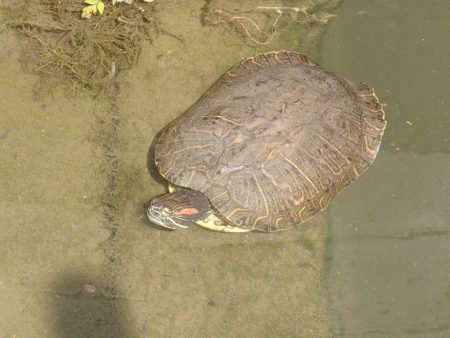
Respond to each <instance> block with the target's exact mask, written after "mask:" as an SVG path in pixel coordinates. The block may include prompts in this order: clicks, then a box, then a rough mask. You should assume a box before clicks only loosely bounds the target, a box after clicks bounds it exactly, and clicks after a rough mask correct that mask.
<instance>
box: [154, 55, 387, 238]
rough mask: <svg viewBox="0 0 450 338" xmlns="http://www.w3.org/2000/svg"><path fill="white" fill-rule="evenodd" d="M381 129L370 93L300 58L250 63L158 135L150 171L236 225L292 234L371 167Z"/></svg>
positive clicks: (268, 57) (258, 58) (380, 115)
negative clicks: (202, 197)
mask: <svg viewBox="0 0 450 338" xmlns="http://www.w3.org/2000/svg"><path fill="white" fill-rule="evenodd" d="M385 126H386V121H385V119H384V112H383V109H382V106H381V105H380V103H379V101H378V98H377V97H376V95H375V93H374V91H373V89H371V88H369V87H368V86H367V85H366V84H363V83H360V84H351V83H350V82H348V81H347V80H345V79H344V78H343V77H341V76H339V75H337V74H335V73H332V72H328V71H326V70H324V69H322V68H321V67H320V66H318V65H317V64H315V63H313V62H312V61H310V60H309V59H308V58H307V57H306V56H305V55H303V54H300V53H297V52H285V51H282V52H276V53H275V52H274V53H267V54H261V55H257V56H255V57H253V58H249V59H247V60H245V61H243V62H241V63H240V64H238V65H237V66H235V67H234V68H232V69H231V70H230V71H228V72H227V73H226V74H224V75H223V76H222V77H221V78H220V79H219V80H218V81H217V82H216V83H215V84H214V85H213V86H212V87H211V88H210V89H209V91H207V92H206V93H205V94H204V95H203V96H202V97H201V98H200V100H199V101H197V102H196V103H195V104H194V105H193V106H192V107H191V108H189V109H188V110H187V111H186V112H185V113H184V114H182V115H181V116H180V117H179V118H177V119H176V120H174V121H173V122H172V123H170V124H169V125H168V126H167V127H166V128H165V129H164V130H163V131H162V133H161V135H160V139H159V141H158V143H157V145H156V148H155V159H156V165H157V167H158V169H159V171H160V173H161V174H162V176H163V177H165V178H166V179H167V180H168V181H170V182H172V183H174V184H176V185H178V186H182V187H187V188H191V189H195V190H198V191H201V192H203V193H204V194H205V195H206V196H207V197H208V198H209V200H210V201H211V204H212V205H213V206H214V208H216V209H217V210H218V211H219V212H220V213H221V214H222V215H223V216H224V217H225V218H227V219H228V220H229V221H231V222H232V223H234V224H235V225H238V226H241V227H244V228H251V229H254V230H261V231H278V230H283V229H288V228H290V227H292V226H293V225H296V224H298V223H301V222H303V221H305V220H307V219H308V218H310V217H311V216H313V215H314V214H315V213H317V212H318V211H320V210H322V209H323V208H324V207H325V206H326V205H327V204H328V203H329V202H330V200H331V199H332V198H333V197H334V196H335V195H336V194H337V193H339V192H340V191H341V190H342V189H343V188H344V187H345V186H346V185H348V184H349V183H350V182H352V181H353V180H354V179H355V178H357V177H358V176H359V175H361V173H363V172H364V171H365V170H366V169H367V167H368V166H369V165H370V164H371V163H372V162H373V160H374V159H375V156H376V154H377V152H378V148H379V146H380V142H381V138H382V136H383V131H384V128H385Z"/></svg>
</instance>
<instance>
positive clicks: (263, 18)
mask: <svg viewBox="0 0 450 338" xmlns="http://www.w3.org/2000/svg"><path fill="white" fill-rule="evenodd" d="M339 2H340V1H339V0H331V1H328V2H327V1H323V0H322V1H296V2H295V3H296V5H295V6H286V5H284V4H283V2H281V1H278V2H274V4H269V3H270V2H269V1H264V2H262V4H261V5H255V2H253V4H252V5H249V4H248V2H247V1H226V0H209V1H207V4H206V5H205V7H204V8H203V15H202V18H203V22H204V23H205V24H210V25H223V26H224V27H225V28H228V29H230V28H231V29H233V30H235V31H237V32H239V33H240V34H241V35H242V36H243V37H244V39H245V40H246V41H247V42H248V43H250V44H253V45H267V44H269V43H270V42H272V41H273V39H274V38H275V37H276V35H277V33H278V32H279V31H280V30H283V29H287V28H289V27H291V26H292V25H295V24H301V25H304V26H311V25H315V24H326V23H327V22H328V20H329V19H330V18H332V17H334V15H331V14H328V13H327V12H326V10H327V9H328V8H327V7H329V8H334V7H335V6H336V5H337V3H339ZM331 4H332V5H333V6H331Z"/></svg>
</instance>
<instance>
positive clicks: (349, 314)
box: [321, 0, 450, 337]
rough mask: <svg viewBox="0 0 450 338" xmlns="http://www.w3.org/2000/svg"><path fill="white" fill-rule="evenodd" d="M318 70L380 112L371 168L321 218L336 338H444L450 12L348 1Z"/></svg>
mask: <svg viewBox="0 0 450 338" xmlns="http://www.w3.org/2000/svg"><path fill="white" fill-rule="evenodd" d="M337 14H338V15H339V17H338V18H336V20H334V21H333V22H331V23H330V25H329V27H328V28H329V29H328V31H327V33H326V35H325V39H324V41H323V45H322V50H321V61H322V64H323V65H324V66H327V67H329V68H331V69H333V70H336V71H339V72H341V73H343V74H345V75H346V76H348V77H349V78H351V79H352V80H355V81H366V82H368V83H370V84H371V85H372V86H374V87H375V88H376V89H377V92H378V95H379V97H380V99H381V100H382V101H383V102H385V103H386V107H385V110H386V118H387V120H388V128H387V130H386V133H385V136H384V143H383V144H382V147H381V151H380V153H379V155H378V156H379V157H378V159H377V161H376V162H375V164H374V166H373V167H372V168H371V169H370V170H369V171H368V172H367V175H366V176H365V177H363V178H362V179H361V181H360V182H358V183H357V184H354V185H353V186H352V187H350V188H349V189H348V191H347V192H346V193H345V194H343V196H342V198H340V199H339V200H336V203H334V204H333V205H332V207H331V208H330V213H329V215H328V221H329V226H330V231H331V234H332V244H331V248H330V251H331V252H332V257H333V258H332V260H331V263H330V275H329V285H330V295H331V300H332V303H333V305H332V307H333V313H334V315H336V318H337V322H338V323H339V329H338V331H337V332H336V335H337V336H339V337H448V336H450V260H449V257H450V249H449V248H450V246H449V244H450V199H449V192H450V169H449V168H450V106H449V103H450V101H449V84H448V79H449V77H450V66H449V64H448V56H449V55H450V43H449V42H450V38H449V36H448V34H447V33H448V32H449V31H450V17H449V15H450V3H449V2H448V1H445V0H441V1H439V0H435V1H410V0H398V1H387V0H386V1H384V0H377V1H370V0H367V1H361V0H354V1H351V0H347V1H345V2H344V4H343V5H342V6H341V8H340V9H339V10H338V11H337Z"/></svg>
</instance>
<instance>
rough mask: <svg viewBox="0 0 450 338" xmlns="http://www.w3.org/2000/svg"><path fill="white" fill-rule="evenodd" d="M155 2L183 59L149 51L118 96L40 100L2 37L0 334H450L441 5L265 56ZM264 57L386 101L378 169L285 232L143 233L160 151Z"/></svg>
mask: <svg viewBox="0 0 450 338" xmlns="http://www.w3.org/2000/svg"><path fill="white" fill-rule="evenodd" d="M155 2H156V3H157V4H156V13H155V15H156V16H157V19H158V20H159V22H161V23H163V25H164V29H165V30H166V31H168V32H170V33H171V34H174V35H175V36H177V37H178V38H181V39H182V41H183V42H184V43H183V44H182V43H180V41H179V39H176V38H174V37H173V36H171V35H162V36H161V37H160V38H158V40H157V41H156V43H155V44H153V45H145V46H144V48H143V51H142V54H141V58H140V61H139V63H138V65H137V66H136V68H134V69H133V70H132V71H130V72H126V73H122V74H121V75H120V85H119V88H118V90H117V91H115V92H114V95H109V96H108V95H101V96H98V97H95V98H93V97H92V96H90V95H88V93H82V92H80V93H77V94H67V93H66V92H65V91H63V90H60V89H58V90H55V91H53V92H51V93H50V95H47V96H45V97H37V96H36V95H35V92H34V89H33V88H34V83H35V81H36V77H35V76H34V75H30V74H26V73H24V72H23V70H22V68H21V67H20V64H19V62H18V55H19V52H18V47H20V44H21V40H20V38H19V37H18V36H17V35H15V34H14V32H12V31H10V30H8V31H2V32H0V46H1V47H2V48H1V50H0V67H1V75H0V154H1V155H0V156H1V161H0V189H1V190H0V192H1V193H0V241H1V244H2V245H1V247H0V291H1V292H0V311H1V312H2V316H0V336H1V337H185V336H192V337H370V338H372V337H376V338H378V337H448V336H450V266H449V265H450V261H449V257H450V251H449V244H450V234H449V230H450V225H449V219H450V207H449V205H450V203H449V197H448V194H449V193H448V192H449V191H450V171H449V169H448V168H449V167H450V155H449V152H450V144H449V137H450V116H449V115H450V112H449V108H448V105H449V102H448V83H447V82H448V81H447V79H448V78H449V76H450V67H449V66H448V62H447V59H448V55H449V54H450V53H449V52H450V47H449V46H450V44H449V43H448V37H447V34H446V32H448V31H450V29H449V28H450V20H449V19H450V14H449V13H450V6H449V3H448V1H447V0H432V1H418V0H391V1H387V0H377V1H372V0H345V1H344V2H343V4H342V5H341V6H340V7H339V8H338V10H337V11H336V13H335V14H337V15H338V17H336V18H334V19H332V20H331V21H330V22H329V23H328V24H327V31H326V34H325V36H324V38H323V39H322V40H321V34H322V33H323V31H324V30H323V28H324V26H322V27H321V26H314V27H313V28H311V27H305V26H302V25H301V24H300V26H294V27H290V28H289V29H286V30H285V31H282V32H280V33H281V34H279V35H278V36H277V39H274V41H273V42H272V43H271V44H270V45H268V46H261V47H259V48H254V47H250V46H247V45H246V44H245V43H243V41H242V39H241V38H240V37H239V36H238V35H236V34H235V33H233V32H229V31H226V30H224V29H223V28H220V27H209V26H202V25H201V22H200V20H199V16H200V12H201V8H202V6H203V5H204V2H203V1H200V0H198V1H175V0H173V1H169V0H168V1H158V0H155ZM331 2H332V1H330V2H327V1H320V2H315V3H316V4H317V3H320V4H326V3H331ZM8 3H9V2H8V1H3V2H1V1H0V6H3V5H8ZM253 3H254V5H255V6H274V5H280V4H283V5H284V6H300V5H305V6H306V5H311V4H312V2H311V1H305V2H302V3H300V2H298V3H297V2H294V1H286V2H283V3H281V2H280V3H275V2H274V3H272V2H269V1H255V2H252V4H253ZM319 42H321V43H320V44H319ZM269 49H296V50H302V51H305V52H307V53H308V54H310V55H312V56H313V57H314V58H315V59H316V60H318V61H320V63H321V64H322V65H323V66H325V67H327V68H329V69H332V70H335V71H337V72H339V73H341V74H343V75H345V76H346V77H348V78H349V79H351V80H353V81H365V82H368V83H369V84H370V85H372V86H374V87H375V88H376V89H377V93H378V95H379V97H380V99H381V100H382V101H383V102H385V103H386V108H385V110H386V114H387V119H388V129H387V131H386V134H385V138H384V142H383V144H382V148H381V151H380V153H379V157H378V158H377V160H376V161H375V163H374V165H373V166H372V167H371V168H370V169H369V170H368V172H367V173H366V174H365V175H363V177H361V179H359V180H358V181H357V182H355V184H353V185H351V187H349V188H348V189H347V190H346V191H345V193H343V194H342V195H341V196H340V197H339V198H337V199H336V200H335V201H334V202H333V204H332V205H331V207H330V208H329V209H328V210H327V211H326V212H324V213H322V214H320V215H318V216H317V217H315V218H314V219H313V220H311V221H309V222H307V223H306V224H304V225H302V226H301V227H299V228H298V229H295V230H293V231H289V232H284V233H280V234H274V235H266V234H246V235H242V236H233V235H225V234H220V233H213V232H209V231H206V230H203V229H200V228H198V227H195V228H191V229H190V230H189V231H179V232H167V231H161V230H160V229H157V228H154V227H151V226H150V225H149V223H148V221H147V220H146V218H145V214H144V209H143V206H144V204H145V203H146V202H147V201H148V200H149V198H150V197H151V196H153V195H155V194H158V193H161V192H163V191H164V189H165V188H164V186H163V185H161V183H160V182H159V181H158V180H155V178H154V177H152V176H150V175H149V174H148V163H147V151H148V148H149V146H150V143H151V142H152V139H153V137H154V136H155V135H156V133H157V132H158V131H159V130H160V129H161V128H162V127H163V126H164V125H165V124H167V123H168V122H169V121H171V120H172V119H173V118H174V117H176V116H178V115H179V114H180V113H182V112H183V111H184V110H185V109H186V108H187V107H189V106H190V105H191V104H192V103H193V102H195V100H196V99H197V98H198V97H199V96H200V95H201V94H202V93H203V92H204V91H205V90H206V89H207V88H208V87H209V85H211V84H212V83H213V82H214V81H215V79H217V77H218V76H220V75H221V74H222V73H223V72H224V71H225V70H226V69H227V68H229V67H230V66H231V65H233V64H234V63H235V62H237V61H238V60H239V59H240V58H242V57H245V56H248V55H252V54H255V53H256V52H257V51H264V50H269Z"/></svg>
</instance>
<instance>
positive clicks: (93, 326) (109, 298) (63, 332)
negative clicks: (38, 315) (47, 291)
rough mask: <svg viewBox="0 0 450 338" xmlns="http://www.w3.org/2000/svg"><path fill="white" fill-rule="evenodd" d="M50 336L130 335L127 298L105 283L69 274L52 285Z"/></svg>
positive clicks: (111, 337) (94, 337) (107, 337)
mask: <svg viewBox="0 0 450 338" xmlns="http://www.w3.org/2000/svg"><path fill="white" fill-rule="evenodd" d="M51 289H52V291H53V292H52V295H51V296H50V299H49V301H48V303H47V304H48V307H49V310H48V314H49V318H48V322H49V323H51V325H49V335H48V337H58V338H91V337H92V338H128V337H133V334H132V332H131V331H130V330H128V328H127V323H126V322H127V321H128V320H127V318H128V316H127V314H128V311H127V301H126V299H125V298H124V297H122V296H121V295H120V293H118V292H117V290H111V286H110V285H107V284H106V283H104V284H103V283H98V282H97V283H95V282H93V281H90V280H89V278H88V277H87V276H82V275H79V274H74V273H68V274H66V275H64V276H63V277H62V278H61V279H59V280H56V281H55V283H54V285H52V287H51Z"/></svg>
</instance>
